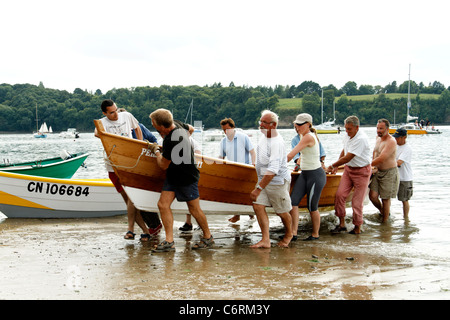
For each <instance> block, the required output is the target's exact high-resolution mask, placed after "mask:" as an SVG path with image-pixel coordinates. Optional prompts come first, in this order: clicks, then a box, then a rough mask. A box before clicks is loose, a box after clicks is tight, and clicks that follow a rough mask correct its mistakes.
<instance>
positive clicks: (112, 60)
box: [0, 0, 450, 93]
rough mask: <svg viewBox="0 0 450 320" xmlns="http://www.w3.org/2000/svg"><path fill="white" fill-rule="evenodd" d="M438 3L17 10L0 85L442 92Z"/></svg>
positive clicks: (444, 55) (97, 4)
mask: <svg viewBox="0 0 450 320" xmlns="http://www.w3.org/2000/svg"><path fill="white" fill-rule="evenodd" d="M447 8H448V4H447V3H446V1H444V0H427V1H415V0H409V1H398V0H378V1H366V0H354V1H353V0H340V1H337V0H322V1H317V0H316V1H311V0H308V1H302V0H294V1H291V0H276V1H266V0H255V1H253V0H239V1H235V0H226V1H216V0H198V1H197V0H158V1H152V0H146V1H143V0H127V1H114V0H108V1H103V0H101V1H96V0H89V1H85V0H77V1H72V0H57V1H53V0H39V1H36V0H32V1H29V0H14V1H3V2H2V5H1V18H0V28H1V30H2V36H1V38H0V44H1V46H0V83H9V84H16V83H31V84H35V85H38V84H39V82H40V81H42V82H43V84H44V86H45V87H47V88H54V89H62V90H68V91H69V92H72V91H73V90H74V89H75V88H81V89H83V90H84V89H87V90H88V91H95V90H96V89H100V90H102V92H103V93H105V92H106V91H108V90H110V89H112V88H131V87H137V86H160V85H163V84H167V85H200V86H203V85H212V84H213V83H215V82H220V83H222V85H224V86H228V84H229V83H230V82H231V81H233V82H234V83H235V85H249V86H258V85H264V86H275V85H277V84H280V85H299V84H300V83H301V82H303V81H305V80H312V81H315V82H317V83H319V84H320V85H321V86H326V85H329V84H333V85H335V86H336V87H337V88H341V87H342V86H343V85H344V84H345V83H346V82H347V81H355V82H356V83H357V85H358V86H359V85H361V84H370V85H382V86H385V85H387V84H388V83H390V82H392V81H397V83H398V84H400V83H402V82H403V81H406V80H408V65H409V64H410V63H411V80H414V81H416V82H418V83H419V82H423V83H424V84H425V85H428V84H429V83H430V82H433V81H440V82H441V83H443V84H444V85H445V86H446V87H448V86H450V63H449V57H450V37H449V30H450V28H449V27H450V23H449V22H448V21H449V17H448V15H449V14H448V10H447Z"/></svg>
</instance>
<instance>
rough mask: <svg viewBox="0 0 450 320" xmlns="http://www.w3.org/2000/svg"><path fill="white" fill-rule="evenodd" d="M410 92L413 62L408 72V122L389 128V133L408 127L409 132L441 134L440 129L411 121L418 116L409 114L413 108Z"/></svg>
mask: <svg viewBox="0 0 450 320" xmlns="http://www.w3.org/2000/svg"><path fill="white" fill-rule="evenodd" d="M410 92H411V64H409V73H408V102H407V105H406V123H403V124H399V125H393V126H390V128H389V133H390V134H393V133H395V131H397V129H400V128H403V129H406V132H407V134H439V133H442V132H441V131H439V130H434V129H433V130H427V129H424V128H422V127H420V126H419V125H418V124H416V123H413V122H410V121H414V120H417V119H418V118H417V117H414V116H411V115H410V114H409V111H410V109H411V98H410V95H411V94H410Z"/></svg>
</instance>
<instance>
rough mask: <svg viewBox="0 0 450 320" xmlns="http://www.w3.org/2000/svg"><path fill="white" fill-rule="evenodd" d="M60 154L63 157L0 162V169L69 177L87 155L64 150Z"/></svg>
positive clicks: (45, 175) (51, 176) (35, 174)
mask: <svg viewBox="0 0 450 320" xmlns="http://www.w3.org/2000/svg"><path fill="white" fill-rule="evenodd" d="M62 154H63V157H64V158H63V157H55V158H49V159H44V160H36V161H29V162H20V163H3V164H0V171H3V172H11V173H20V174H27V175H34V176H39V177H50V178H60V179H70V178H72V176H73V175H74V174H75V172H76V171H77V170H78V168H79V167H80V166H81V165H82V164H83V163H84V161H85V160H86V158H87V157H88V156H89V153H81V154H73V155H70V154H68V153H67V152H66V151H65V150H63V151H62Z"/></svg>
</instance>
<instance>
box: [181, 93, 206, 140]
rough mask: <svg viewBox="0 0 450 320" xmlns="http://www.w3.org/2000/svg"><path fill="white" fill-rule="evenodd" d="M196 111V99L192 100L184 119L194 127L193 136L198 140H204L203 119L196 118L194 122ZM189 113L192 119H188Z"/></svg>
mask: <svg viewBox="0 0 450 320" xmlns="http://www.w3.org/2000/svg"><path fill="white" fill-rule="evenodd" d="M193 113H194V99H192V100H191V104H190V105H189V109H188V112H187V113H186V119H184V122H185V123H188V124H190V125H191V126H193V127H194V133H193V135H192V137H193V138H194V139H196V140H197V141H199V142H201V141H202V140H203V126H202V122H201V121H197V120H195V121H194V122H192V114H193ZM189 114H190V115H191V121H190V122H187V121H188V117H189Z"/></svg>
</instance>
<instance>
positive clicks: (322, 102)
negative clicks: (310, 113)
mask: <svg viewBox="0 0 450 320" xmlns="http://www.w3.org/2000/svg"><path fill="white" fill-rule="evenodd" d="M321 116H322V123H323V88H322V112H321Z"/></svg>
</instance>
